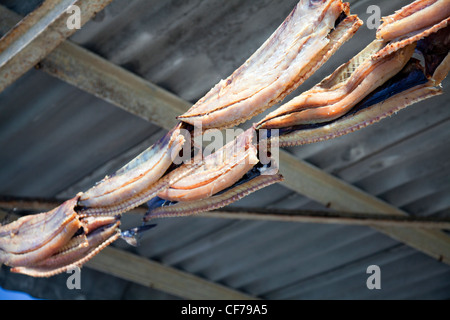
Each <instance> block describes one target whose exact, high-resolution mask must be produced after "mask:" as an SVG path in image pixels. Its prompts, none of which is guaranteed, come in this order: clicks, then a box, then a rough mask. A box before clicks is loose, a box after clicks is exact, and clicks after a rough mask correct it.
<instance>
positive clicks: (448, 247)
mask: <svg viewBox="0 0 450 320" xmlns="http://www.w3.org/2000/svg"><path fill="white" fill-rule="evenodd" d="M0 8H1V7H0ZM5 14H6V15H7V14H8V13H7V12H6V11H5V10H4V9H2V10H0V17H2V16H3V15H5ZM0 21H1V19H0ZM0 28H1V25H0ZM99 66H102V67H101V68H100V67H99ZM41 67H42V69H43V70H44V71H45V72H47V73H49V74H51V75H53V76H56V77H58V78H60V79H62V80H64V81H67V82H69V83H70V84H72V85H74V86H77V87H79V88H81V89H83V90H86V91H88V92H90V93H92V94H95V95H96V96H97V97H99V98H102V99H105V100H106V101H109V102H112V103H113V104H115V105H118V106H120V107H121V108H123V109H125V110H127V111H129V112H131V113H133V114H135V115H139V116H141V117H142V118H144V119H147V120H149V121H152V122H153V123H155V124H157V125H159V126H161V127H163V128H165V129H171V128H172V127H173V125H175V124H176V120H175V117H174V115H175V114H176V115H178V114H181V113H183V112H184V111H185V110H186V108H188V107H189V106H190V104H189V103H188V102H186V101H183V100H182V99H181V98H178V97H176V96H174V95H173V94H170V93H168V92H167V91H165V90H163V89H160V88H158V87H156V86H155V85H153V84H151V83H149V82H148V81H146V80H144V79H140V78H139V77H137V76H136V75H133V74H131V73H130V72H128V71H126V70H124V69H122V68H120V67H118V66H115V65H113V64H112V63H110V62H108V61H106V60H105V59H103V58H101V57H99V56H97V55H95V54H93V53H90V52H88V51H87V50H84V49H82V48H80V47H78V46H77V45H75V44H72V43H70V42H69V41H66V42H65V43H64V45H62V46H60V47H58V48H57V49H56V50H54V51H53V52H52V53H51V54H50V55H48V56H47V58H46V59H44V60H43V61H42V62H41ZM105 70H110V71H111V73H108V72H106V71H105ZM94 79H95V80H94ZM129 83H137V84H138V83H139V84H140V85H139V86H137V87H136V88H137V89H136V90H135V87H134V86H130V85H129ZM98 84H101V86H98ZM125 89H126V90H125ZM124 91H126V92H127V93H128V94H129V95H131V96H137V97H140V98H139V99H138V100H137V101H136V102H135V103H134V102H133V100H131V103H130V101H128V100H127V99H126V98H124V96H123V94H124ZM141 99H142V100H141ZM160 105H165V106H169V105H171V106H170V107H169V108H168V109H165V108H161V107H160ZM161 109H163V110H161ZM165 110H167V111H165ZM154 112H156V116H152V114H153V113H154ZM280 171H281V173H282V174H283V175H284V177H285V181H284V182H283V185H284V186H286V187H288V188H289V189H291V190H293V191H296V192H298V193H300V194H303V195H305V196H307V197H309V198H310V199H313V200H315V201H317V202H319V203H322V204H324V205H327V206H328V207H330V208H332V209H337V210H342V211H350V212H366V213H373V212H376V213H381V214H383V213H385V214H397V215H405V214H407V213H406V212H403V211H401V210H399V209H398V208H396V207H394V206H392V205H390V204H388V203H386V202H384V201H382V200H380V199H378V198H376V197H374V196H372V195H369V194H367V193H366V192H364V191H362V190H360V189H358V188H356V187H354V186H353V185H350V184H348V183H347V182H345V181H343V180H340V179H338V178H336V177H334V176H332V175H330V174H328V173H326V172H324V171H322V170H320V169H318V168H316V167H314V166H312V165H310V164H308V163H306V162H305V161H302V160H299V159H297V158H295V157H294V156H292V155H291V154H289V153H288V152H286V151H284V150H280ZM376 229H377V230H379V231H381V232H383V233H385V234H387V235H389V236H391V237H393V238H394V239H397V240H398V241H401V242H404V243H405V244H408V245H409V246H411V247H413V248H416V249H417V250H420V251H422V252H424V253H426V254H428V255H430V256H432V257H434V258H436V259H439V260H441V261H444V262H446V263H448V264H450V237H449V236H448V235H446V234H445V233H443V232H442V231H438V230H428V229H421V228H399V227H377V228H376Z"/></svg>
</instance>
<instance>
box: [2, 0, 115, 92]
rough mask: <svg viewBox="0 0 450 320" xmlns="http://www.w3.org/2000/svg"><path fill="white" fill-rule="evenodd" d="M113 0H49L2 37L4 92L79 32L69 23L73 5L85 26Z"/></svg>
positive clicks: (81, 23)
mask: <svg viewBox="0 0 450 320" xmlns="http://www.w3.org/2000/svg"><path fill="white" fill-rule="evenodd" d="M111 1H112V0H94V1H92V0H91V1H88V0H46V1H44V3H42V5H40V6H39V7H38V8H37V9H36V10H35V11H33V12H32V13H30V14H29V15H27V16H26V17H25V18H23V19H22V20H21V21H20V22H19V23H18V24H17V25H16V26H15V27H13V28H12V29H11V30H10V31H9V32H8V33H7V34H6V35H4V36H3V37H2V38H1V39H0V92H2V91H3V90H4V89H5V88H6V87H7V86H9V85H10V84H11V83H13V82H14V81H15V80H17V79H18V78H19V77H21V76H22V75H23V74H24V73H25V72H27V71H28V70H30V69H31V68H33V67H34V66H35V65H36V64H37V63H38V62H39V61H40V60H42V59H43V58H44V57H45V56H47V55H48V54H49V53H50V52H51V51H52V50H53V49H54V48H56V47H57V46H58V45H59V44H60V43H61V42H63V41H64V40H65V39H66V38H68V37H69V36H71V35H72V34H73V33H74V32H75V31H77V29H75V28H68V24H67V20H68V18H69V17H70V15H69V13H68V12H67V10H68V9H69V8H70V7H71V6H73V5H75V6H78V8H79V9H80V12H79V13H80V14H79V20H80V26H82V25H83V24H84V23H86V22H87V21H89V20H90V19H91V18H92V17H93V16H94V14H96V13H97V12H99V11H101V10H102V9H103V8H104V7H105V6H106V5H108V4H109V3H110V2H111ZM2 19H3V18H2ZM8 21H11V20H10V19H8ZM11 27H12V26H11Z"/></svg>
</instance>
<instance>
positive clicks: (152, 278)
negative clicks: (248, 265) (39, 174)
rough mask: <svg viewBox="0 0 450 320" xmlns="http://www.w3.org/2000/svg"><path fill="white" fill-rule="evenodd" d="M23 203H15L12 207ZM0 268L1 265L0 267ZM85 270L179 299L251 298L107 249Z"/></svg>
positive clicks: (33, 205)
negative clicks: (107, 275)
mask: <svg viewBox="0 0 450 320" xmlns="http://www.w3.org/2000/svg"><path fill="white" fill-rule="evenodd" d="M19 203H22V204H23V205H25V203H27V202H26V201H24V202H23V201H18V202H16V205H17V204H19ZM54 205H55V202H47V203H45V202H43V203H40V202H39V201H32V202H28V203H27V205H25V206H26V207H28V209H30V208H34V209H38V211H41V210H39V209H44V210H43V211H45V210H46V209H47V208H54ZM5 217H7V218H8V220H9V221H12V220H15V219H17V218H18V217H19V216H17V215H15V214H8V213H6V212H5V211H2V210H0V221H2V220H3V219H5ZM0 266H1V265H0ZM85 266H86V267H89V268H91V269H94V270H97V271H101V272H104V273H107V274H111V275H113V276H116V277H119V278H121V279H125V280H128V281H132V282H134V283H137V284H140V285H142V286H145V287H149V288H153V289H157V290H161V291H164V292H167V293H170V294H173V295H175V296H178V297H180V298H184V299H192V300H249V299H255V298H254V297H252V296H249V295H246V294H244V293H241V292H239V291H236V290H234V289H231V288H228V287H225V286H223V285H220V284H217V283H214V282H211V281H208V280H206V279H203V278H200V277H198V276H195V275H193V274H190V273H187V272H184V271H181V270H178V269H175V268H172V267H169V266H165V265H163V264H161V263H159V262H156V261H152V260H150V259H147V258H144V257H141V256H138V255H136V254H133V253H130V252H127V251H125V250H121V249H117V248H114V247H108V248H106V249H104V250H103V251H102V252H100V253H99V254H98V255H97V256H95V258H94V259H92V260H90V261H89V262H88V263H86V264H85Z"/></svg>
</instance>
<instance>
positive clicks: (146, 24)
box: [0, 0, 450, 299]
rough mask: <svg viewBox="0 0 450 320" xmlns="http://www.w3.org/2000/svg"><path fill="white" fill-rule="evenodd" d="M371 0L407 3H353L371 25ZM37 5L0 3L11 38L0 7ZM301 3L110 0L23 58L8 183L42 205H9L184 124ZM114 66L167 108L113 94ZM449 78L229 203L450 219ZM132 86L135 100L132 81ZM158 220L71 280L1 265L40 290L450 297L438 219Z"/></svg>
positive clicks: (135, 216)
mask: <svg viewBox="0 0 450 320" xmlns="http://www.w3.org/2000/svg"><path fill="white" fill-rule="evenodd" d="M372 2H374V3H373V4H376V5H377V6H379V8H381V14H382V15H383V16H385V15H388V14H390V13H392V12H394V11H395V10H397V9H399V8H401V7H402V6H404V5H406V4H408V3H409V2H410V1H387V0H382V1H365V0H353V1H350V4H351V11H352V13H355V14H358V16H359V17H360V18H361V19H362V20H363V21H364V22H366V21H367V19H368V18H369V17H370V13H367V8H368V7H369V5H371V4H372ZM40 3H41V1H38V0H36V1H21V2H17V1H10V0H0V5H1V7H0V9H1V10H0V33H1V35H3V34H5V33H6V32H7V31H8V26H7V25H6V24H7V21H9V20H8V19H6V17H9V18H11V20H14V19H17V18H19V19H20V17H23V16H25V15H26V14H28V13H29V12H31V11H33V10H35V9H36V8H37V7H38V5H39V4H40ZM296 3H297V1H296V0H285V1H269V0H260V1H250V0H248V1H241V0H229V1H219V0H183V1H179V0H170V1H167V0H151V1H144V0H133V1H125V0H114V1H112V2H111V4H109V5H108V6H106V8H105V9H104V10H102V11H101V12H99V13H97V14H96V16H95V17H94V18H93V19H92V20H90V21H89V22H88V23H86V25H84V26H83V28H82V29H81V30H79V31H77V32H76V33H75V34H74V35H72V36H71V37H70V39H69V40H67V41H66V42H65V43H64V46H63V45H61V46H60V47H58V48H57V49H55V51H53V52H52V56H48V57H47V60H45V61H43V62H42V68H40V67H41V66H40V65H39V66H38V67H36V68H34V69H31V70H29V71H28V72H26V73H25V74H24V75H23V76H22V77H20V78H19V79H17V80H16V81H15V82H14V83H12V84H11V85H9V86H8V87H7V88H6V89H5V90H4V91H3V92H1V93H0V147H1V152H0V196H1V197H3V199H6V197H10V198H13V199H17V198H20V199H28V198H32V199H44V200H42V201H41V202H38V203H37V204H35V205H34V207H33V208H34V210H31V209H30V208H27V206H26V205H24V207H20V206H19V205H11V206H10V207H9V208H10V209H12V208H16V210H14V211H13V210H7V208H6V207H7V203H8V201H7V200H2V204H0V207H3V208H5V209H4V210H3V211H2V210H0V215H1V214H2V212H3V213H4V214H3V215H2V216H1V217H2V218H4V217H5V216H6V215H7V214H8V213H11V212H13V213H14V214H25V213H29V212H34V211H45V210H48V209H49V207H46V206H50V208H51V205H52V204H51V203H50V204H47V203H46V201H48V200H52V201H55V199H56V201H60V202H62V201H63V200H65V199H69V198H71V197H73V196H75V195H76V194H77V193H78V192H80V191H85V190H87V189H88V188H90V187H91V186H93V185H94V184H95V183H96V182H97V181H100V180H101V179H102V178H103V177H104V176H105V175H107V174H111V173H113V172H114V171H115V170H117V169H118V168H120V167H122V166H123V165H124V164H126V163H127V162H128V161H130V160H131V159H133V158H134V157H135V156H137V155H138V154H139V153H140V152H141V151H143V150H145V149H146V148H148V147H149V146H150V145H152V144H153V143H154V142H155V141H157V140H158V139H159V138H160V137H161V136H162V135H163V134H164V133H165V132H166V130H167V129H169V128H170V126H171V124H173V123H175V118H174V117H173V116H172V115H176V114H177V112H179V111H180V112H182V111H183V110H187V108H188V107H189V106H190V105H191V104H193V103H195V102H196V101H197V100H198V99H199V98H201V97H202V96H203V95H204V94H205V93H206V92H207V91H209V89H210V88H211V87H213V86H214V85H215V84H216V83H217V82H218V81H220V80H221V79H225V78H226V77H227V76H229V75H230V74H231V73H232V72H233V71H234V70H235V69H236V68H237V67H239V66H240V65H241V64H242V63H243V62H244V61H245V60H246V59H247V58H248V57H249V56H250V55H251V54H252V53H253V52H254V51H255V50H256V49H257V48H258V47H259V46H260V45H261V44H262V43H263V42H264V41H265V40H266V39H267V38H268V37H269V36H270V35H271V33H272V32H273V31H274V30H275V29H276V28H277V27H278V25H280V23H281V22H282V21H283V20H284V18H285V17H286V16H287V15H288V14H289V12H290V11H291V10H292V8H293V7H294V6H295V4H296ZM16 22H17V21H16ZM10 27H12V26H9V28H10ZM374 37H375V30H373V29H370V28H369V27H368V26H367V24H366V25H364V26H363V27H361V29H360V30H359V31H358V32H357V33H356V35H355V36H354V37H353V38H352V39H351V40H350V41H349V42H348V43H346V44H345V45H344V46H343V47H342V48H341V49H340V50H339V51H338V52H337V53H336V54H335V55H334V56H333V57H332V58H331V59H330V60H329V61H328V62H327V63H326V64H325V65H324V66H323V67H322V68H321V69H320V70H319V71H318V72H316V73H315V74H314V75H313V76H312V77H311V78H310V79H309V80H308V81H307V82H305V83H304V84H303V85H302V86H301V87H300V88H299V89H298V90H297V91H296V92H294V93H293V94H292V96H295V95H297V94H299V93H301V92H303V91H305V90H307V89H309V88H311V87H312V86H313V85H315V84H316V83H318V82H319V81H321V80H322V79H323V78H324V77H326V76H327V75H329V74H331V73H332V72H333V71H334V70H335V69H336V68H337V67H338V66H339V65H341V64H342V63H345V62H346V61H348V60H349V59H350V58H351V57H353V56H354V55H355V54H357V53H358V52H359V51H360V50H361V49H362V48H364V47H365V46H366V45H367V44H368V43H369V42H371V41H372V40H373V39H374ZM58 50H59V51H58ZM55 52H56V53H55ZM58 54H59V56H60V57H64V58H67V59H68V60H67V61H69V59H75V60H74V61H76V59H79V61H82V62H80V64H79V66H80V69H72V71H71V74H70V77H72V78H73V79H75V80H73V81H75V82H76V83H71V80H70V79H69V80H68V79H64V76H61V75H60V74H61V73H62V72H59V71H60V70H53V69H52V66H54V65H55V64H52V63H54V61H55V59H56V58H57V57H58ZM91 55H93V56H91ZM52 59H54V60H52ZM97 59H100V60H97ZM97 61H102V62H101V64H100V62H98V63H97ZM83 63H84V64H85V65H86V66H87V69H91V70H96V69H95V68H97V67H98V69H99V70H100V71H101V70H103V71H104V72H105V75H104V77H103V78H101V79H103V82H102V81H100V80H96V81H93V80H92V79H94V78H93V76H92V75H90V74H88V75H83V74H82V71H81V70H84V69H82V68H83V66H85V65H84V64H83ZM103 63H105V64H104V65H103ZM89 64H90V65H89ZM116 67H117V68H119V70H116V69H115V68H116ZM93 72H94V71H93ZM112 72H114V75H113V76H111V78H114V79H113V80H114V81H117V83H118V84H121V83H123V85H127V84H130V83H133V84H132V85H130V87H131V88H138V85H137V84H136V85H134V82H131V81H136V83H140V82H139V81H141V80H142V81H146V82H145V83H147V82H148V83H151V84H152V85H154V86H155V87H151V89H148V90H149V92H150V91H151V92H157V94H158V97H159V96H160V94H159V91H155V90H161V92H164V95H163V94H161V95H163V96H164V97H165V98H163V99H162V100H163V101H162V102H159V100H156V101H157V103H159V105H158V106H161V110H167V114H165V115H164V114H160V113H158V112H160V111H153V110H154V109H152V108H154V106H152V105H142V104H139V103H136V106H137V107H135V108H134V104H133V108H131V107H130V108H129V109H130V110H127V108H126V106H125V107H124V106H121V107H118V105H119V104H120V102H118V101H119V100H120V99H121V96H120V94H119V92H120V90H119V88H118V89H117V90H118V91H116V92H115V93H114V92H113V93H109V92H108V93H105V92H106V89H104V87H103V86H104V84H105V83H106V82H107V81H109V80H110V78H109V77H108V75H111V74H112ZM83 77H85V78H83ZM126 77H127V78H126ZM128 77H130V78H129V79H130V80H128ZM133 77H138V80H136V78H133ZM99 79H100V78H99ZM89 81H91V82H89ZM119 86H120V85H119ZM119 86H118V87H119ZM145 86H146V84H145ZM442 86H443V88H444V91H445V93H444V94H442V95H440V96H437V97H433V98H431V99H429V100H426V101H423V102H420V103H417V104H414V105H412V106H410V107H408V108H406V109H405V110H402V111H401V112H399V113H398V114H395V115H393V116H392V117H390V118H388V119H384V120H383V121H381V122H379V123H377V124H374V125H372V126H369V127H367V128H364V129H362V130H359V131H356V132H354V133H351V134H348V135H345V136H342V137H340V138H337V139H333V140H329V141H326V142H320V143H315V144H311V145H305V146H301V147H295V148H287V149H285V150H284V151H283V154H282V156H281V157H282V159H283V161H284V162H282V163H281V168H280V169H281V171H283V170H285V171H284V172H288V173H289V175H287V176H286V181H285V182H284V183H282V184H276V185H272V186H270V187H267V188H265V189H262V190H260V191H258V192H256V193H254V194H252V195H250V196H248V197H246V198H244V199H242V200H240V201H238V202H236V203H235V204H233V205H231V207H232V208H236V210H238V209H239V211H240V212H242V211H248V212H251V211H252V210H257V209H258V208H264V209H273V210H285V209H289V210H294V209H295V210H298V211H301V210H320V211H329V210H330V208H331V209H340V210H343V211H346V210H349V211H350V210H351V208H353V207H352V204H354V205H355V208H358V209H357V211H361V212H370V211H374V212H372V213H374V214H377V213H391V214H397V213H399V212H406V213H408V214H410V215H411V216H414V217H429V218H446V219H448V218H450V196H449V194H450V149H449V147H448V141H449V138H450V130H449V128H450V108H449V102H450V94H449V93H448V92H449V91H450V81H449V80H448V79H446V80H445V81H444V82H443V84H442ZM149 88H150V87H149ZM136 92H137V91H136ZM142 92H144V91H142ZM136 94H137V93H136ZM165 94H167V97H166V96H165ZM155 95H156V94H155ZM106 96H108V97H109V99H106V98H105V97H106ZM133 96H134V97H137V96H136V95H134V92H133ZM290 97H291V96H290ZM290 97H288V99H289V98H290ZM136 99H137V98H136ZM152 99H156V98H152V97H149V98H148V101H149V103H150V102H151V101H155V100H152ZM133 103H134V102H133ZM164 103H167V106H166V105H165V104H164ZM122 104H125V105H126V103H123V102H122ZM131 104H132V103H131V102H130V105H131ZM158 106H156V107H157V108H158ZM147 107H148V108H149V109H148V110H152V111H146V108H147ZM131 109H132V110H131ZM158 110H159V109H158ZM178 114H179V113H178ZM260 117H261V116H259V117H258V118H257V119H260ZM255 121H256V120H254V119H253V120H252V121H251V122H255ZM283 163H284V164H285V167H283ZM284 172H283V173H284ZM318 187H321V190H322V191H321V192H320V191H319V192H317V191H316V188H318ZM378 201H379V202H378ZM23 209H25V210H23ZM377 210H379V212H377ZM143 212H145V209H142V210H138V211H135V212H131V213H129V214H125V217H124V218H123V222H122V227H123V229H127V228H128V227H134V226H137V225H139V224H140V221H141V219H142V215H143ZM155 222H156V223H157V226H156V227H155V228H153V229H152V230H149V231H148V232H146V233H145V234H143V236H142V238H141V239H140V241H139V245H138V246H137V247H132V246H130V245H128V244H127V243H125V242H124V241H122V240H118V241H116V242H115V243H114V244H113V245H112V246H111V247H110V248H108V249H109V250H105V252H106V254H105V255H99V256H98V257H95V258H94V259H93V260H92V261H91V262H89V263H88V264H87V265H86V266H85V267H83V268H82V276H81V277H82V278H81V279H82V283H81V289H80V290H69V289H68V288H67V286H66V281H67V277H68V274H61V275H58V276H54V277H51V278H45V279H36V278H31V277H27V276H24V275H18V274H14V273H11V272H10V271H9V268H8V267H6V266H2V267H1V269H0V286H1V287H2V288H5V289H8V290H19V291H24V292H28V293H30V294H31V295H32V296H34V297H38V298H44V299H180V298H181V299H196V298H207V297H208V295H209V294H210V295H216V296H215V297H217V298H221V297H224V298H229V297H233V295H235V296H234V297H238V298H243V297H253V298H261V299H449V298H450V266H449V263H450V259H449V258H448V257H449V255H450V252H449V251H447V252H437V251H435V250H434V248H435V247H434V246H435V245H436V246H439V247H438V248H447V249H448V248H450V237H448V234H446V233H445V231H441V230H439V229H426V232H425V231H424V232H422V231H423V229H419V228H405V227H401V228H394V227H389V226H388V227H369V226H357V225H345V224H333V223H304V222H297V221H281V220H279V221H276V220H269V219H264V218H260V219H246V218H244V217H243V216H242V218H236V217H233V216H227V215H226V213H224V214H223V215H222V216H221V215H220V214H215V215H210V216H209V215H208V214H207V213H206V214H202V215H199V216H193V217H184V218H170V219H158V220H156V221H155ZM432 239H436V241H434V240H432ZM436 250H437V249H436ZM371 265H377V266H379V267H380V270H381V284H382V289H380V290H369V289H368V287H367V283H366V282H367V279H368V277H369V276H370V274H368V273H367V268H368V267H369V266H371ZM240 295H242V296H240Z"/></svg>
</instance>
